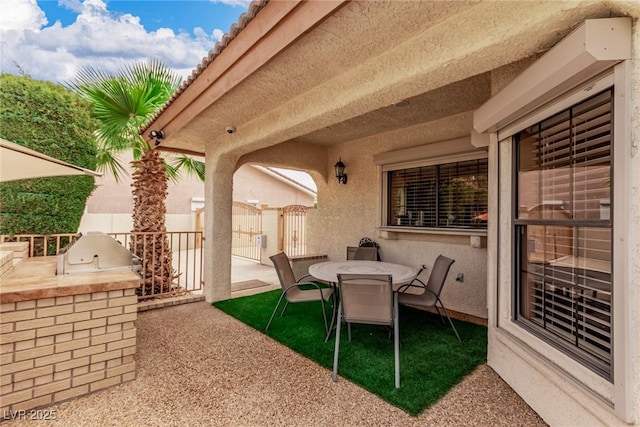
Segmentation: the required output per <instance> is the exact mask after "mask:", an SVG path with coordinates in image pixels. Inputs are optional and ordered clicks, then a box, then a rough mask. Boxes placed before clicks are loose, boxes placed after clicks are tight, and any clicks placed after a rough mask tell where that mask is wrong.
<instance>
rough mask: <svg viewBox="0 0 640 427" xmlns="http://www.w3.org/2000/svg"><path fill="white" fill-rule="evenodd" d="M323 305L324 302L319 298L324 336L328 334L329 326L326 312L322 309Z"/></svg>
mask: <svg viewBox="0 0 640 427" xmlns="http://www.w3.org/2000/svg"><path fill="white" fill-rule="evenodd" d="M324 303H325V300H324V299H323V298H320V304H322V318H323V319H324V333H325V334H326V333H328V332H329V326H328V324H327V311H326V310H325V308H324Z"/></svg>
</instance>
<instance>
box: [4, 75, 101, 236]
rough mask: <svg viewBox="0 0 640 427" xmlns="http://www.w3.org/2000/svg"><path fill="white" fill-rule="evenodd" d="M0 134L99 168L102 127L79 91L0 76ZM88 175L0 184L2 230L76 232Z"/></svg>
mask: <svg viewBox="0 0 640 427" xmlns="http://www.w3.org/2000/svg"><path fill="white" fill-rule="evenodd" d="M0 123H1V126H0V137H2V138H4V139H6V140H8V141H11V142H15V143H17V144H20V145H24V146H26V147H28V148H31V149H33V150H36V151H39V152H41V153H44V154H46V155H49V156H52V157H55V158H58V159H60V160H63V161H66V162H69V163H73V164H75V165H78V166H81V167H83V168H87V169H95V167H96V143H95V138H94V137H93V131H94V130H95V129H97V128H98V124H97V122H96V121H95V120H94V119H93V118H92V116H91V108H90V107H89V105H88V104H87V103H86V102H85V101H84V100H83V99H82V98H80V97H79V96H78V95H77V94H75V93H73V92H71V91H70V90H68V89H66V88H64V87H62V86H60V85H57V84H54V83H51V82H43V81H37V80H33V79H31V78H30V77H28V76H14V75H10V74H1V75H0ZM93 188H94V179H93V177H89V176H71V177H51V178H37V179H28V180H21V181H12V182H6V183H0V234H21V233H36V234H53V233H75V232H76V231H77V230H78V226H79V224H80V219H81V218H82V213H83V212H84V208H85V204H86V200H87V197H89V195H90V194H91V192H92V191H93Z"/></svg>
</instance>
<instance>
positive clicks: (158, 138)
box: [149, 130, 164, 147]
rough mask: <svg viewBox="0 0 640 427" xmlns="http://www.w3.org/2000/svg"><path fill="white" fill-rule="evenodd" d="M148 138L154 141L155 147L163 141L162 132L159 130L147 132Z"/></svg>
mask: <svg viewBox="0 0 640 427" xmlns="http://www.w3.org/2000/svg"><path fill="white" fill-rule="evenodd" d="M149 136H150V137H151V138H153V139H155V140H156V147H157V146H158V145H160V141H162V140H163V139H164V132H163V131H161V130H152V131H151V132H149Z"/></svg>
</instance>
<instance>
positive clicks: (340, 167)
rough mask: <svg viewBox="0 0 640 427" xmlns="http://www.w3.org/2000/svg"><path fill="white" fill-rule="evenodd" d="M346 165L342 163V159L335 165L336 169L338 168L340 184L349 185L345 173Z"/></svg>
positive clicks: (337, 176)
mask: <svg viewBox="0 0 640 427" xmlns="http://www.w3.org/2000/svg"><path fill="white" fill-rule="evenodd" d="M345 167H346V166H345V165H344V163H342V157H340V159H339V160H338V163H336V164H335V166H334V168H336V178H337V179H338V183H339V184H346V183H347V174H346V173H344V169H345Z"/></svg>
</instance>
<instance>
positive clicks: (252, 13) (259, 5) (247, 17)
mask: <svg viewBox="0 0 640 427" xmlns="http://www.w3.org/2000/svg"><path fill="white" fill-rule="evenodd" d="M269 1H270V0H253V1H252V2H251V3H250V4H249V7H248V9H247V11H246V12H245V13H243V14H242V15H240V17H239V18H238V22H236V23H235V24H233V25H231V28H230V29H229V32H228V33H226V34H225V35H224V36H222V39H221V40H220V41H219V42H217V43H216V44H215V46H214V47H213V49H211V50H210V51H209V53H208V54H207V56H205V57H204V58H202V62H200V64H198V66H197V67H196V68H195V69H194V70H193V71H192V72H191V75H190V76H189V77H187V78H186V79H185V80H184V81H183V82H182V84H181V85H180V87H179V88H178V89H177V90H176V91H175V92H174V93H173V95H171V97H170V98H169V100H168V101H167V102H165V104H164V105H163V106H162V107H160V109H159V110H158V111H157V112H156V113H155V114H154V115H153V117H152V118H151V119H149V120H148V121H147V122H146V123H145V124H144V125H143V126H142V127H141V128H140V130H139V131H138V133H139V134H142V133H144V132H145V131H146V130H147V129H148V128H149V126H150V125H151V123H153V122H154V121H156V119H157V118H158V117H159V116H160V115H161V114H162V113H163V112H164V111H166V110H167V109H168V108H169V106H170V105H171V104H173V102H174V101H175V100H176V99H178V98H179V97H180V95H181V94H182V93H183V92H184V91H185V90H186V89H187V88H188V87H189V86H191V84H192V83H193V82H194V81H195V80H196V79H197V78H198V76H199V75H200V74H202V72H203V71H204V70H205V69H206V68H207V67H208V66H209V65H210V64H211V63H212V62H213V61H214V60H215V59H216V58H217V57H218V55H220V53H221V52H222V51H223V50H224V49H225V48H226V47H227V46H228V45H229V43H231V42H232V41H233V40H234V39H235V38H236V37H237V36H238V34H240V32H241V31H242V30H243V29H245V28H246V26H247V25H249V22H251V21H252V20H253V18H255V17H256V15H257V14H258V13H259V12H260V11H261V10H262V9H263V8H264V7H265V6H266V5H267V3H269Z"/></svg>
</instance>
